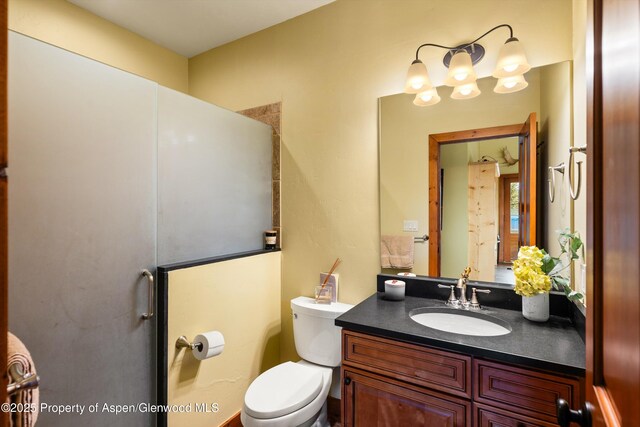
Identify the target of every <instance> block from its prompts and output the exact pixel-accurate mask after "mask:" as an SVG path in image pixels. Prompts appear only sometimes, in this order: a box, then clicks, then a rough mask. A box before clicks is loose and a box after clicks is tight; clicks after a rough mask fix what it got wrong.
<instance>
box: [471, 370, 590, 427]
mask: <svg viewBox="0 0 640 427" xmlns="http://www.w3.org/2000/svg"><path fill="white" fill-rule="evenodd" d="M473 363H474V368H473V371H474V379H475V381H474V382H475V383H476V384H477V387H475V389H474V401H475V402H477V403H485V404H488V405H492V406H497V407H499V408H503V409H506V410H507V411H509V412H513V413H517V414H522V415H527V416H531V417H534V418H539V419H541V420H545V421H549V422H551V423H553V422H555V421H556V401H557V400H558V398H563V399H565V400H566V401H567V402H571V406H572V407H574V408H575V407H578V406H580V382H579V381H578V380H576V379H572V378H564V377H558V376H554V375H549V374H543V373H540V372H535V371H530V370H525V369H520V368H516V367H514V366H509V365H503V364H497V363H491V362H487V361H484V360H477V359H475V360H474V362H473ZM516 425H517V424H516ZM525 425H526V424H525Z"/></svg>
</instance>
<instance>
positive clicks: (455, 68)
mask: <svg viewBox="0 0 640 427" xmlns="http://www.w3.org/2000/svg"><path fill="white" fill-rule="evenodd" d="M503 27H504V28H508V29H509V38H508V39H507V41H506V42H505V43H504V45H503V46H502V47H501V48H500V52H499V55H498V61H497V64H496V68H495V70H494V71H493V74H492V75H493V77H495V78H497V79H498V83H497V84H496V87H495V88H494V92H496V93H512V92H517V91H519V90H522V89H524V88H526V87H527V86H528V83H527V81H526V80H525V79H524V73H526V72H527V71H529V70H530V69H531V65H529V63H528V61H527V58H526V55H525V53H524V48H523V47H522V44H521V43H520V41H519V40H518V39H517V38H515V37H513V28H511V26H510V25H508V24H501V25H498V26H496V27H493V28H492V29H490V30H489V31H487V32H486V33H484V34H483V35H481V36H480V37H478V38H477V39H475V40H474V41H472V42H470V43H466V44H463V45H460V46H454V47H450V46H442V45H439V44H433V43H425V44H422V45H420V46H418V49H417V50H416V59H415V60H414V61H413V62H412V63H411V66H410V67H409V71H408V72H407V81H406V84H405V93H410V94H415V95H416V97H415V99H414V101H413V103H414V104H415V105H418V106H427V105H435V104H437V103H438V102H440V97H439V96H438V92H437V90H436V88H435V87H434V86H433V84H432V83H431V80H430V79H429V72H428V71H427V67H426V66H425V65H424V63H423V62H422V61H421V60H420V58H419V54H420V49H422V48H423V47H426V46H432V47H438V48H441V49H446V50H447V51H448V52H447V54H446V55H445V57H444V58H443V63H444V65H445V67H447V68H448V70H449V71H448V73H447V78H446V79H445V81H444V84H445V85H447V86H451V87H453V92H452V93H451V98H453V99H470V98H475V97H476V96H478V95H480V89H479V88H478V85H477V83H476V80H477V76H476V73H475V70H474V69H473V66H474V65H475V64H477V63H478V62H480V60H481V59H482V58H483V57H484V52H485V49H484V47H483V46H482V45H480V44H478V43H477V42H478V41H479V40H480V39H482V38H483V37H485V36H486V35H488V34H490V33H492V32H493V31H495V30H497V29H498V28H503Z"/></svg>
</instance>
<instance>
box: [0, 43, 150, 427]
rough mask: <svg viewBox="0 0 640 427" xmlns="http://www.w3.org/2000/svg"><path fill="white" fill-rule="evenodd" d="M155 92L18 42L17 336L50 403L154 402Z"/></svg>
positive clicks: (13, 125)
mask: <svg viewBox="0 0 640 427" xmlns="http://www.w3.org/2000/svg"><path fill="white" fill-rule="evenodd" d="M156 97H157V84H156V83H153V82H151V81H148V80H145V79H142V78H140V77H136V76H134V75H132V74H128V73H125V72H123V71H120V70H117V69H115V68H112V67H109V66H106V65H104V64H101V63H98V62H95V61H92V60H89V59H87V58H84V57H81V56H79V55H75V54H72V53H70V52H67V51H65V50H62V49H59V48H56V47H53V46H50V45H47V44H45V43H42V42H39V41H37V40H33V39H31V38H28V37H25V36H22V35H20V34H17V33H12V32H11V33H10V34H9V112H10V114H9V156H10V159H9V160H10V164H11V170H10V176H9V180H10V192H9V284H10V287H9V328H10V330H11V331H12V332H14V333H15V334H16V335H17V336H18V337H19V338H20V339H22V340H23V342H24V343H25V344H26V346H27V347H28V348H29V350H30V352H31V355H32V356H33V359H34V361H35V365H36V368H37V370H38V374H39V375H40V377H41V386H40V401H41V402H45V403H47V404H49V405H54V404H69V405H73V404H79V405H87V406H86V408H88V405H91V404H96V403H99V404H100V408H101V409H102V405H103V404H104V403H108V404H138V403H145V402H154V400H155V387H154V381H155V379H154V372H155V365H154V363H155V351H154V349H155V345H154V341H153V340H154V336H155V326H154V325H155V319H153V320H149V321H146V320H142V319H141V316H140V315H141V313H143V312H145V311H147V284H146V281H145V279H144V278H143V277H142V276H141V271H142V270H143V269H149V270H152V271H153V269H154V268H155V266H156V217H157V197H156V194H157V189H156V187H157V185H156V175H157V170H156V169H157V166H156V164H157V162H156V116H155V109H156ZM38 425H43V426H49V427H57V426H60V427H63V426H64V427H67V426H81V425H91V426H92V427H101V426H105V427H111V426H114V425H122V426H152V425H154V415H153V414H150V413H142V412H135V413H127V414H120V415H117V416H116V415H114V414H112V413H108V412H102V411H101V410H100V411H98V412H97V413H92V414H87V413H86V411H85V413H84V414H83V415H81V414H80V413H78V412H77V411H76V412H70V413H63V414H54V413H51V412H46V411H44V412H41V413H40V415H39V418H38Z"/></svg>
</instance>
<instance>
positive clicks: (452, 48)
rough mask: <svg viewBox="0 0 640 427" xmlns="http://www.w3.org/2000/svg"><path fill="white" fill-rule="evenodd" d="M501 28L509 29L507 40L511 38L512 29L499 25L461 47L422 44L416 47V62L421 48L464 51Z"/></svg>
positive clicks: (505, 25)
mask: <svg viewBox="0 0 640 427" xmlns="http://www.w3.org/2000/svg"><path fill="white" fill-rule="evenodd" d="M502 27H507V28H509V38H513V28H511V25H509V24H500V25H497V26H495V27H493V28H492V29H490V30H489V31H487V32H486V33H484V34H483V35H481V36H480V37H478V38H477V39H475V40H474V41H472V42H469V43H467V44H464V45H461V46H443V45H440V44H434V43H425V44H422V45H420V46H418V49H416V60H418V54H419V53H420V49H422V48H423V47H427V46H433V47H439V48H441V49H446V50H449V51H452V50H460V49H465V48H466V47H468V46H471V45H473V44H475V43H476V42H478V41H480V40H481V39H482V38H483V37H485V36H487V35H488V34H490V33H492V32H494V31H495V30H497V29H498V28H502Z"/></svg>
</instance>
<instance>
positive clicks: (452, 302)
mask: <svg viewBox="0 0 640 427" xmlns="http://www.w3.org/2000/svg"><path fill="white" fill-rule="evenodd" d="M438 287H439V288H451V293H450V294H449V299H448V300H447V305H451V306H454V307H457V306H458V299H457V298H456V290H455V289H456V286H455V285H443V284H440V283H438Z"/></svg>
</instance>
